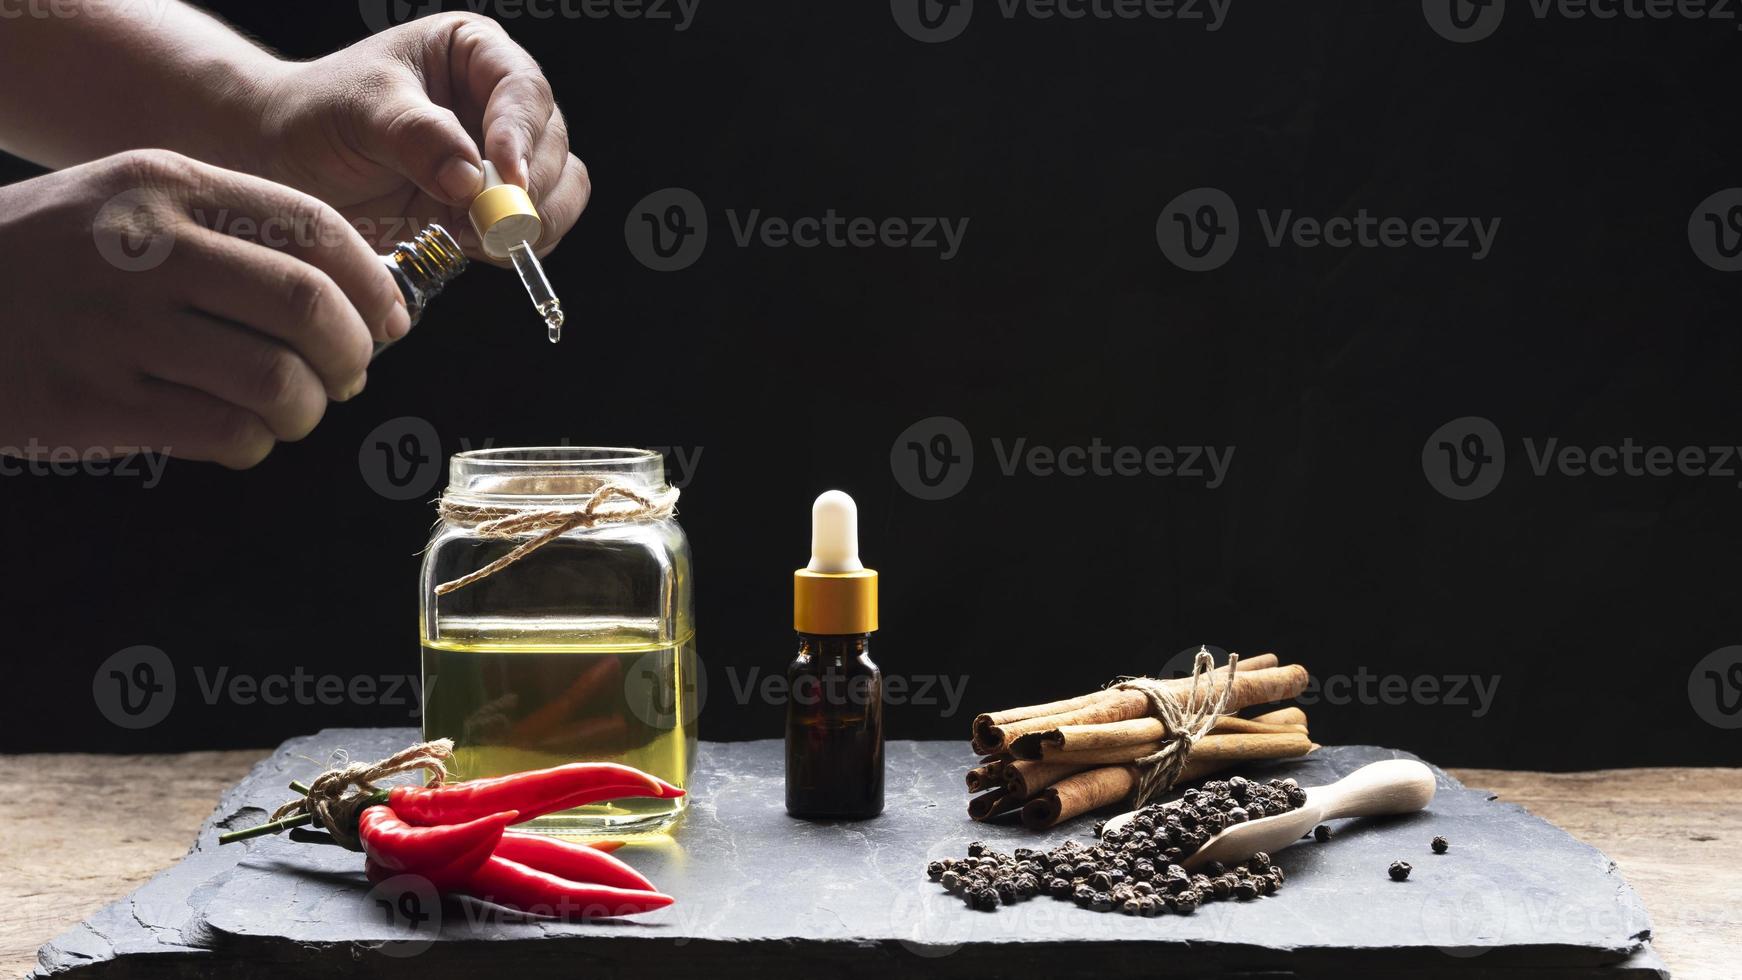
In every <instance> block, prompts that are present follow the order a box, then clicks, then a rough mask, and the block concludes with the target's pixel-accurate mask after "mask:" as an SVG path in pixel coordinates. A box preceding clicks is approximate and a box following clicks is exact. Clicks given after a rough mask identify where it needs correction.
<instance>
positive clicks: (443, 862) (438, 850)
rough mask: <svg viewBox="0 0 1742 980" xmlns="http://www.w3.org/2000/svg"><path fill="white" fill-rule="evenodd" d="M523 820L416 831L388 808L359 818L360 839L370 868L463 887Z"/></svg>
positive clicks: (491, 819)
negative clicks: (506, 831) (507, 831)
mask: <svg viewBox="0 0 1742 980" xmlns="http://www.w3.org/2000/svg"><path fill="white" fill-rule="evenodd" d="M519 819H520V815H519V814H518V813H516V812H515V811H513V810H507V811H504V812H502V813H493V814H490V815H489V816H487V817H480V818H478V819H477V820H471V821H467V822H466V823H457V824H451V825H449V826H445V827H413V826H411V825H410V824H407V823H406V822H405V821H403V820H401V819H400V818H399V816H398V814H396V813H394V812H393V810H391V809H389V808H388V807H384V806H372V807H367V808H365V809H364V810H363V812H362V813H361V814H359V815H358V817H357V836H358V838H359V839H360V840H362V842H363V851H364V852H365V853H366V854H367V855H368V857H369V862H370V863H371V864H372V865H376V866H379V868H380V869H381V870H383V871H387V872H391V873H394V874H415V875H420V876H422V877H424V878H427V879H429V882H430V884H432V885H434V886H435V887H436V888H442V889H447V888H454V887H457V886H459V885H460V884H462V883H464V882H465V881H466V880H467V879H468V878H469V877H470V876H471V874H472V872H473V871H476V870H477V869H478V866H479V865H481V864H483V863H484V861H485V860H486V859H488V858H489V857H490V855H491V853H492V852H493V851H494V850H495V849H496V846H497V844H498V843H500V842H501V840H502V831H503V829H504V828H506V827H507V826H508V825H509V824H511V823H514V822H516V821H517V820H519ZM599 856H600V857H603V858H606V859H607V860H613V861H615V860H616V859H615V858H612V857H610V855H606V854H600V855H599ZM618 863H622V862H618Z"/></svg>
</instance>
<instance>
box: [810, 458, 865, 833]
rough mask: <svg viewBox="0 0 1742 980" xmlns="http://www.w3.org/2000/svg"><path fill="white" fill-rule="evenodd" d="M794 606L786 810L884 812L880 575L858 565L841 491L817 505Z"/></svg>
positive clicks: (837, 814)
mask: <svg viewBox="0 0 1742 980" xmlns="http://www.w3.org/2000/svg"><path fill="white" fill-rule="evenodd" d="M792 599H793V602H792V624H793V629H795V630H797V631H798V656H797V657H796V658H794V660H793V662H792V666H790V667H788V668H787V671H786V678H787V681H788V690H787V703H786V812H787V813H790V814H792V815H793V816H795V817H802V818H805V819H809V820H862V819H865V818H866V817H875V816H877V815H878V814H879V813H882V812H883V673H882V671H880V670H879V669H878V668H877V665H876V664H875V663H873V662H872V661H871V634H872V633H875V632H876V631H877V573H876V572H874V571H872V570H871V569H869V568H866V567H865V566H864V564H863V563H862V562H860V561H859V510H858V507H857V506H856V505H855V504H854V503H853V498H852V497H849V496H847V495H846V494H845V493H842V492H841V491H839V490H830V491H829V492H827V493H825V494H823V495H822V496H820V497H818V498H817V501H816V503H815V504H814V505H812V507H811V560H810V564H809V565H807V566H805V567H804V568H801V569H799V570H798V571H797V572H795V573H793V582H792Z"/></svg>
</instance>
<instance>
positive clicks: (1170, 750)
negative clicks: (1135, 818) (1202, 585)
mask: <svg viewBox="0 0 1742 980" xmlns="http://www.w3.org/2000/svg"><path fill="white" fill-rule="evenodd" d="M1239 662H1240V655H1239V654H1237V653H1230V654H1228V676H1227V679H1226V680H1224V681H1223V682H1222V685H1221V688H1220V690H1219V691H1218V689H1217V686H1216V676H1215V669H1216V658H1215V657H1213V656H1211V655H1210V651H1209V650H1208V649H1206V648H1205V647H1201V646H1200V647H1199V648H1198V652H1197V655H1196V656H1194V657H1193V658H1192V686H1191V690H1190V691H1188V692H1187V693H1186V696H1185V697H1184V698H1183V699H1182V698H1180V697H1179V696H1178V695H1176V694H1175V693H1174V692H1173V691H1171V690H1169V689H1168V688H1167V686H1166V684H1165V682H1163V681H1160V680H1157V679H1155V678H1153V677H1128V678H1125V679H1123V680H1121V681H1119V682H1118V683H1117V684H1114V685H1112V686H1113V687H1115V688H1117V689H1120V690H1127V691H1140V692H1142V693H1143V694H1144V695H1146V696H1147V697H1148V698H1149V711H1150V714H1151V715H1152V716H1153V717H1154V718H1155V719H1156V720H1157V721H1160V722H1161V723H1162V724H1163V725H1165V726H1166V728H1167V738H1166V740H1165V742H1164V744H1163V745H1162V747H1161V748H1160V749H1159V750H1157V751H1155V752H1152V753H1150V754H1149V755H1146V756H1144V757H1142V758H1140V759H1138V760H1137V761H1136V763H1135V765H1136V766H1137V768H1138V777H1137V789H1136V792H1135V793H1134V794H1133V796H1134V801H1133V806H1137V807H1141V806H1143V805H1144V804H1146V803H1148V802H1149V801H1150V799H1151V798H1153V797H1154V796H1155V795H1156V794H1157V793H1165V792H1167V790H1168V789H1170V788H1172V786H1173V784H1174V782H1175V781H1176V780H1178V779H1179V777H1180V773H1182V772H1184V771H1185V767H1186V756H1188V755H1190V754H1191V751H1192V746H1194V745H1196V744H1197V743H1198V740H1199V739H1201V738H1203V737H1204V736H1205V735H1208V734H1209V733H1210V729H1212V728H1215V727H1216V720H1217V719H1218V718H1220V717H1221V716H1222V714H1223V713H1224V712H1226V711H1227V709H1228V702H1229V700H1230V699H1231V698H1232V697H1233V695H1234V665H1235V664H1238V663H1239Z"/></svg>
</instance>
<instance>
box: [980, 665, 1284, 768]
mask: <svg viewBox="0 0 1742 980" xmlns="http://www.w3.org/2000/svg"><path fill="white" fill-rule="evenodd" d="M1276 665H1277V659H1276V654H1274V653H1261V654H1259V655H1257V656H1255V657H1251V658H1248V659H1243V660H1241V661H1240V662H1239V663H1238V664H1237V665H1235V671H1236V674H1237V675H1244V674H1247V673H1255V674H1256V673H1262V672H1263V671H1265V670H1270V669H1276ZM1300 670H1301V672H1302V673H1303V674H1304V673H1305V668H1300ZM1227 676H1228V668H1227V667H1217V668H1216V669H1215V671H1213V672H1211V673H1209V674H1206V675H1205V678H1204V680H1205V681H1208V680H1213V681H1214V682H1215V683H1217V684H1221V683H1223V682H1224V681H1225V679H1226V678H1227ZM1203 682H1204V681H1200V682H1199V683H1203ZM1164 683H1166V684H1167V685H1169V686H1170V687H1173V688H1176V689H1179V690H1182V691H1189V690H1191V684H1192V681H1191V678H1189V677H1183V678H1178V679H1175V680H1170V681H1165V682H1164ZM1180 685H1183V687H1180ZM1304 689H1305V687H1304V682H1303V686H1302V690H1304ZM1298 693H1300V692H1299V691H1295V692H1294V693H1293V694H1288V695H1285V696H1286V697H1293V696H1294V695H1295V694H1298ZM1271 700H1281V698H1272V699H1271ZM1249 703H1251V704H1263V703H1264V702H1262V701H1253V702H1249ZM1063 704H1069V705H1073V706H1072V707H1069V708H1066V709H1064V710H1060V711H1046V712H1044V713H1040V714H1034V713H1033V712H1036V711H1040V710H1041V709H1050V708H1052V707H1054V706H1055V705H1063ZM1148 713H1149V698H1148V697H1147V696H1146V695H1144V694H1143V693H1142V692H1140V691H1131V690H1122V689H1120V688H1108V689H1107V690H1104V691H1096V692H1094V693H1093V694H1086V695H1083V696H1082V697H1080V698H1071V699H1069V700H1068V701H1054V702H1051V703H1049V704H1044V705H1035V706H1033V707H1030V708H1016V709H1013V710H1012V711H1009V712H997V713H995V714H986V715H980V716H978V717H976V718H975V719H974V743H973V744H974V750H975V751H976V752H980V753H983V754H984V753H988V752H997V751H1002V750H1006V749H1007V748H1008V746H1009V744H1010V742H1011V741H1012V740H1014V739H1016V738H1018V737H1019V736H1022V735H1026V734H1028V733H1030V732H1040V731H1050V730H1052V729H1056V728H1058V727H1059V726H1060V725H1093V724H1101V723H1105V722H1110V721H1124V720H1126V719H1128V718H1140V717H1143V716H1144V715H1147V714H1148ZM1006 715H1021V716H1022V717H1018V718H1008V719H1003V720H995V718H1000V717H1001V716H1006Z"/></svg>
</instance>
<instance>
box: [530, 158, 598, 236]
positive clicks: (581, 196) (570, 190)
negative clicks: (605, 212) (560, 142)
mask: <svg viewBox="0 0 1742 980" xmlns="http://www.w3.org/2000/svg"><path fill="white" fill-rule="evenodd" d="M567 161H568V162H567V165H566V166H565V167H564V168H563V172H562V177H561V178H560V179H559V180H558V181H557V182H556V185H555V186H554V187H552V188H551V191H550V193H548V194H546V195H545V196H544V200H543V201H541V202H540V203H539V213H540V214H541V215H542V216H543V217H544V235H543V237H541V238H540V239H539V246H538V249H537V252H538V255H539V257H540V258H543V257H544V256H546V255H549V254H550V253H551V252H552V251H553V250H555V249H556V246H557V242H559V241H561V240H562V237H563V236H564V235H566V234H568V233H569V229H571V228H573V227H574V226H575V222H576V221H578V220H580V217H581V212H582V211H584V210H586V208H587V201H588V200H589V199H591V197H592V194H593V185H592V182H591V181H590V180H588V178H587V165H586V164H584V163H582V162H581V160H580V158H579V157H576V156H569V157H568V158H567Z"/></svg>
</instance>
